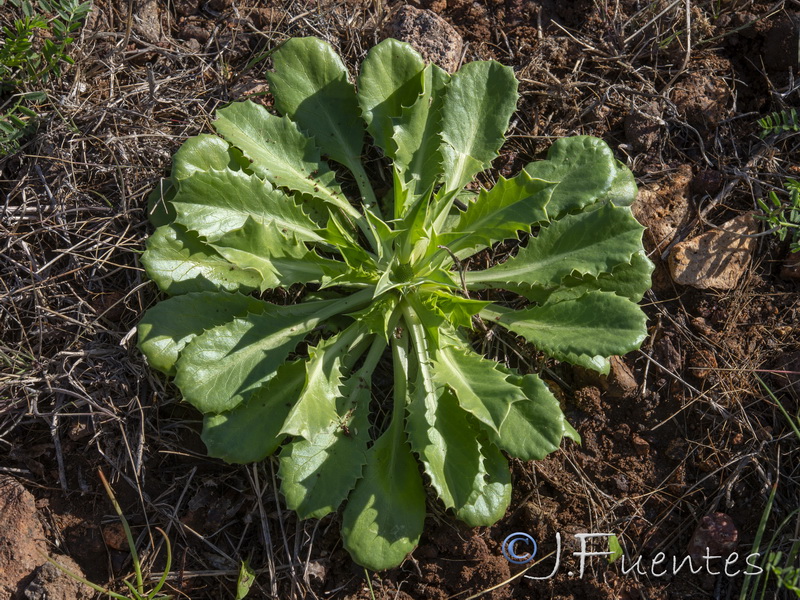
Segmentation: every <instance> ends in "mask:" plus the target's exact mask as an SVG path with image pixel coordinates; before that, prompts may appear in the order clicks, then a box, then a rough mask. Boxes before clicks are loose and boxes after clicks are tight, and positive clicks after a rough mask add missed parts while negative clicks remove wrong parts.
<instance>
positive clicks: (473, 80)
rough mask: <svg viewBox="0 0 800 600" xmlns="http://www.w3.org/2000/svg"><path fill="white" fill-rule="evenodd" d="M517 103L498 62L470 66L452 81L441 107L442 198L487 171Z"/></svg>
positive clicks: (510, 79)
mask: <svg viewBox="0 0 800 600" xmlns="http://www.w3.org/2000/svg"><path fill="white" fill-rule="evenodd" d="M476 90H485V93H476ZM517 98H518V95H517V80H516V78H515V77H514V71H513V70H512V69H511V68H510V67H506V66H503V65H501V64H499V63H497V62H494V61H489V62H485V61H480V62H477V61H476V62H471V63H468V64H466V65H464V66H463V67H461V69H460V70H459V71H458V72H457V73H456V74H455V75H453V77H452V78H451V79H450V83H449V84H448V86H447V92H446V95H445V98H444V104H443V107H442V125H441V127H442V129H441V135H442V142H443V143H442V154H443V157H444V161H443V164H442V173H443V176H444V187H445V191H446V192H456V191H458V190H460V189H461V188H463V187H464V186H465V185H466V184H467V183H469V182H470V181H471V180H472V177H473V175H475V174H476V173H478V172H480V171H483V170H484V169H487V168H489V166H490V164H491V162H492V160H494V159H495V157H496V156H497V155H498V153H499V150H500V146H502V145H503V135H504V134H505V132H506V129H508V122H509V120H510V119H511V115H512V114H513V112H514V110H515V108H516V106H517Z"/></svg>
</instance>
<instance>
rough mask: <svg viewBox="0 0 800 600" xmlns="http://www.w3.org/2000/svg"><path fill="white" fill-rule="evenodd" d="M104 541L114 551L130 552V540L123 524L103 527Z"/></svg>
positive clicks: (111, 524)
mask: <svg viewBox="0 0 800 600" xmlns="http://www.w3.org/2000/svg"><path fill="white" fill-rule="evenodd" d="M103 541H104V542H105V543H106V546H108V547H109V548H111V549H113V550H119V551H124V550H128V549H129V548H128V538H127V537H126V535H125V528H124V527H123V526H122V523H110V524H108V525H106V526H104V527H103Z"/></svg>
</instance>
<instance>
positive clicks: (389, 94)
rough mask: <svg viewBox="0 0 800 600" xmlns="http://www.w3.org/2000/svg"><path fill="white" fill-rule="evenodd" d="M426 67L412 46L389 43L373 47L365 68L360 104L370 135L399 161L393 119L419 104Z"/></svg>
mask: <svg viewBox="0 0 800 600" xmlns="http://www.w3.org/2000/svg"><path fill="white" fill-rule="evenodd" d="M424 68H425V63H424V61H423V60H422V57H421V56H420V55H419V53H418V52H417V51H416V50H414V49H413V48H412V47H411V46H410V45H409V44H407V43H405V42H399V41H397V40H394V39H391V38H389V39H386V40H384V41H382V42H381V43H380V44H378V45H377V46H375V47H373V48H372V49H371V50H370V51H369V52H368V53H367V57H366V58H365V59H364V62H363V63H362V64H361V74H360V75H359V77H358V103H359V105H360V106H361V112H362V115H363V117H364V120H365V121H366V123H367V131H369V133H370V135H372V139H373V140H375V144H377V146H378V147H379V148H381V149H382V150H383V152H384V154H385V155H386V156H389V157H391V158H394V157H395V144H394V142H392V137H393V135H394V127H393V124H392V119H393V118H394V117H399V116H400V115H401V114H402V112H403V108H404V107H406V106H410V105H412V104H414V102H415V101H417V98H418V96H419V94H420V92H421V88H422V80H421V78H422V71H423V69H424Z"/></svg>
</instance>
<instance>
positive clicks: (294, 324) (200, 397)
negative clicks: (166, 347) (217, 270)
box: [175, 290, 372, 413]
mask: <svg viewBox="0 0 800 600" xmlns="http://www.w3.org/2000/svg"><path fill="white" fill-rule="evenodd" d="M371 293H372V292H371V290H365V291H363V292H358V293H356V294H353V295H352V296H349V297H347V298H343V299H339V300H321V301H317V302H307V303H305V304H295V305H290V306H276V305H274V304H267V303H265V304H266V307H265V308H264V309H263V310H262V311H261V312H260V313H258V314H248V315H245V316H242V317H236V318H234V319H233V320H231V321H230V322H228V323H226V324H224V325H220V326H218V327H215V328H214V329H211V330H209V331H206V332H205V333H204V334H202V335H200V336H198V337H196V338H194V339H193V340H192V341H191V343H190V344H189V345H188V346H187V347H186V348H185V349H184V350H183V352H182V353H181V357H180V359H179V360H178V364H177V375H176V377H175V384H176V385H177V386H178V387H179V388H180V390H181V393H182V394H183V397H184V399H186V400H187V401H188V402H190V403H191V404H193V405H194V406H195V407H196V408H197V409H198V410H200V411H201V412H214V413H221V412H224V411H226V410H231V409H233V408H235V407H236V406H238V405H239V404H240V403H241V402H242V401H243V400H244V399H246V398H247V397H248V396H249V395H250V394H251V393H252V391H253V390H254V389H256V388H257V387H258V386H260V385H261V384H262V383H264V382H265V381H267V380H268V379H270V378H271V377H273V376H274V374H275V371H276V369H277V368H278V366H280V365H281V364H282V363H283V361H285V360H286V357H287V356H288V355H289V353H290V352H292V351H293V350H294V348H295V347H296V346H297V344H298V343H300V342H301V341H302V340H303V338H304V337H305V336H306V334H308V333H309V332H310V331H311V330H312V329H314V328H315V327H317V326H318V325H319V324H320V323H323V322H325V320H326V319H328V318H330V317H332V316H334V315H337V314H341V313H343V312H348V311H352V310H354V309H355V308H357V307H359V306H362V305H363V304H364V303H366V301H367V300H368V299H369V297H370V296H371Z"/></svg>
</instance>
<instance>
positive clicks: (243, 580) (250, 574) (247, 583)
mask: <svg viewBox="0 0 800 600" xmlns="http://www.w3.org/2000/svg"><path fill="white" fill-rule="evenodd" d="M255 581H256V572H255V570H254V569H253V567H251V566H250V565H249V564H248V563H247V561H246V560H245V561H242V564H241V565H239V578H238V579H237V580H236V598H235V600H244V599H245V598H246V597H247V594H249V593H250V588H251V587H253V584H254V583H255Z"/></svg>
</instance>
